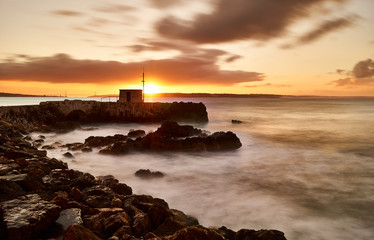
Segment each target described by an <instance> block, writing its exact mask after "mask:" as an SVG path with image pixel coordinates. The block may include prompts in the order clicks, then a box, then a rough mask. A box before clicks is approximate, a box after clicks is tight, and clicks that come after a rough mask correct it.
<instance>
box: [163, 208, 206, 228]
mask: <svg viewBox="0 0 374 240" xmlns="http://www.w3.org/2000/svg"><path fill="white" fill-rule="evenodd" d="M170 212H171V214H172V215H173V219H174V220H176V221H178V222H181V223H183V224H185V225H186V226H195V225H199V220H197V218H195V217H192V216H189V215H186V214H185V213H184V212H182V211H179V210H176V209H170Z"/></svg>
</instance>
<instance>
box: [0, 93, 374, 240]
mask: <svg viewBox="0 0 374 240" xmlns="http://www.w3.org/2000/svg"><path fill="white" fill-rule="evenodd" d="M46 100H49V101H50V100H52V99H51V98H0V105H24V104H37V103H39V102H40V101H46ZM54 100H62V99H61V98H56V99H54ZM89 100H98V101H108V99H99V98H97V99H95V98H91V99H89ZM146 101H154V102H158V101H161V102H173V101H178V102H179V101H185V102H203V103H204V104H205V105H206V107H207V112H208V117H209V122H208V123H206V124H191V125H193V126H194V127H197V128H201V129H203V130H206V131H209V132H211V133H213V132H216V131H232V132H234V133H235V134H236V135H237V136H238V137H239V138H240V140H241V142H242V145H243V146H242V147H241V148H240V149H238V150H235V151H229V152H203V153H142V152H138V153H130V154H127V155H123V156H107V155H99V154H98V150H94V151H93V152H91V153H82V152H72V154H73V155H74V158H72V159H69V158H65V157H63V154H64V153H65V152H66V151H67V150H66V149H56V150H49V151H48V156H49V157H55V158H58V159H61V160H63V161H65V162H67V163H68V165H69V167H70V168H73V169H77V170H80V171H85V172H90V173H91V174H93V175H94V176H99V175H109V174H111V175H113V176H114V177H116V178H118V179H119V180H120V181H121V182H124V183H126V184H128V185H129V186H131V187H132V189H133V191H134V193H136V194H149V195H152V196H154V197H158V198H162V199H165V200H166V201H167V202H168V203H169V206H170V208H174V209H179V210H182V211H183V212H185V213H186V214H189V215H192V216H194V217H196V218H198V219H199V222H200V224H202V225H204V226H207V227H220V226H226V227H228V228H231V229H233V230H239V229H242V228H248V229H277V230H280V231H283V232H284V233H285V236H286V238H287V239H289V240H345V239H347V240H348V239H349V240H351V239H356V240H369V239H374V99H370V98H362V99H360V98H321V97H315V98H313V97H305V98H301V97H298V98H291V97H290V98H188V99H169V98H166V99H146ZM232 120H240V121H242V123H241V124H232V122H231V121H232ZM158 127H159V124H106V125H88V126H83V128H82V129H80V130H75V131H73V132H69V133H66V134H54V133H48V134H43V135H44V136H45V137H46V140H45V144H51V143H54V142H60V143H63V144H64V143H74V142H84V140H85V139H86V138H87V137H89V136H108V135H114V134H127V133H128V132H129V131H130V130H135V129H143V130H145V131H146V132H151V131H155V130H156V129H157V128H158ZM87 129H91V130H90V131H87ZM40 134H41V133H32V137H33V138H37V137H38V136H39V135H40ZM139 169H150V170H152V171H161V172H163V173H164V174H165V176H164V177H163V178H158V179H152V180H143V179H139V178H137V177H136V176H135V175H134V173H135V172H136V171H137V170H139Z"/></svg>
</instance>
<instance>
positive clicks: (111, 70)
mask: <svg viewBox="0 0 374 240" xmlns="http://www.w3.org/2000/svg"><path fill="white" fill-rule="evenodd" d="M222 54H223V53H222V51H219V50H205V51H201V52H200V53H198V54H197V53H196V54H191V55H181V56H179V57H176V58H172V59H162V60H151V61H144V62H131V63H122V62H117V61H99V60H77V59H73V58H71V57H70V56H68V55H66V54H57V55H54V56H51V57H40V58H30V59H29V60H28V61H26V62H22V63H19V62H4V63H0V80H17V81H38V82H49V83H95V84H110V83H119V82H121V83H126V82H133V81H134V80H137V79H138V77H139V72H140V71H141V69H142V67H143V66H145V68H146V72H147V76H148V77H151V78H157V79H160V80H161V81H163V82H164V84H169V85H175V84H187V85H188V84H216V85H231V84H235V83H242V82H252V81H262V80H263V79H264V75H263V74H261V73H257V72H246V71H227V70H221V69H220V68H219V67H218V66H217V65H216V64H215V62H216V61H217V58H218V56H221V55H222Z"/></svg>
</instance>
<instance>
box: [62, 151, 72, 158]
mask: <svg viewBox="0 0 374 240" xmlns="http://www.w3.org/2000/svg"><path fill="white" fill-rule="evenodd" d="M62 155H63V156H64V157H66V158H73V157H74V156H73V154H71V153H70V152H66V153H64V154H62Z"/></svg>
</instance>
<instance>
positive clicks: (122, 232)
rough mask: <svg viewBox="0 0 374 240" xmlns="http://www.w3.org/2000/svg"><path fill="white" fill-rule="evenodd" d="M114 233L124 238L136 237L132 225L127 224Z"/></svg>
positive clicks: (126, 239)
mask: <svg viewBox="0 0 374 240" xmlns="http://www.w3.org/2000/svg"><path fill="white" fill-rule="evenodd" d="M113 235H114V236H115V237H118V238H119V239H122V240H130V239H134V237H133V236H132V231H131V227H130V226H126V225H125V226H122V227H121V228H120V229H118V230H117V231H116V232H115V233H114V234H113Z"/></svg>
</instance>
